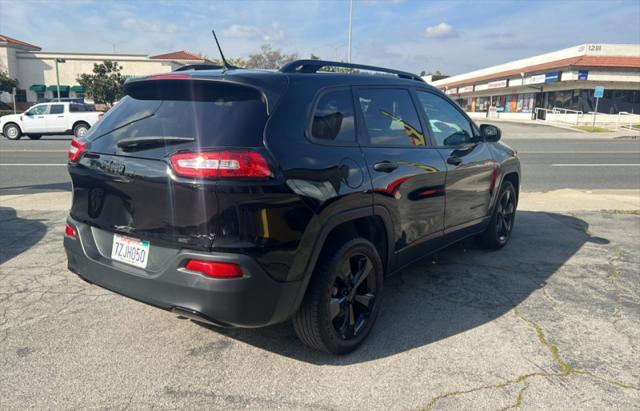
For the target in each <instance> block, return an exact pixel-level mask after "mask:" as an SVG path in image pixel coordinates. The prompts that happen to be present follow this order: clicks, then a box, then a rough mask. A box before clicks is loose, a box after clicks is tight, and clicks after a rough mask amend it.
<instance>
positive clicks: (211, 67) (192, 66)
mask: <svg viewBox="0 0 640 411" xmlns="http://www.w3.org/2000/svg"><path fill="white" fill-rule="evenodd" d="M221 68H224V67H222V66H219V65H217V64H187V65H186V66H182V67H178V68H177V69H175V70H173V71H187V70H217V69H221Z"/></svg>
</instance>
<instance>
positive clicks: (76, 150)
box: [68, 138, 87, 162]
mask: <svg viewBox="0 0 640 411" xmlns="http://www.w3.org/2000/svg"><path fill="white" fill-rule="evenodd" d="M86 148H87V143H85V142H84V141H81V140H78V139H77V138H74V139H73V140H71V145H70V146H69V153H68V154H69V161H74V162H75V161H78V160H80V157H82V154H84V150H85V149H86Z"/></svg>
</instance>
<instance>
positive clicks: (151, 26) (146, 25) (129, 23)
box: [120, 17, 178, 34]
mask: <svg viewBox="0 0 640 411" xmlns="http://www.w3.org/2000/svg"><path fill="white" fill-rule="evenodd" d="M120 25H121V26H122V28H125V29H129V30H135V31H140V32H153V33H168V34H172V33H175V32H176V31H178V26H176V25H175V24H163V23H159V22H154V21H142V20H139V19H134V18H133V17H127V18H125V19H123V20H121V21H120Z"/></svg>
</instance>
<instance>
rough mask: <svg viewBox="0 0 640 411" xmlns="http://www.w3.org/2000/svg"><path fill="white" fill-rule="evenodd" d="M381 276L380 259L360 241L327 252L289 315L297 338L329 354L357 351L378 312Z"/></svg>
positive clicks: (375, 252)
mask: <svg viewBox="0 0 640 411" xmlns="http://www.w3.org/2000/svg"><path fill="white" fill-rule="evenodd" d="M328 241H333V240H328ZM329 244H331V243H329ZM382 277H383V267H382V261H381V259H380V256H379V255H378V252H377V250H376V248H375V246H374V245H373V244H371V242H369V241H368V240H366V239H364V238H355V239H352V240H348V241H344V242H343V243H341V244H337V245H335V246H329V248H327V249H325V250H324V251H323V253H322V254H321V255H320V257H319V260H318V265H317V267H316V269H315V271H314V273H313V275H312V277H311V280H310V281H309V285H308V287H307V291H306V294H305V297H304V300H303V301H302V304H301V305H300V308H299V310H298V312H297V313H296V314H295V316H294V317H293V326H294V329H295V331H296V334H297V335H298V337H299V338H300V340H302V342H303V343H305V344H306V345H308V346H310V347H313V348H315V349H318V350H321V351H325V352H328V353H332V354H347V353H349V352H351V351H353V350H355V349H356V348H357V347H358V346H359V345H360V344H361V343H362V342H363V341H364V339H365V338H366V337H367V335H368V334H369V332H370V331H371V328H372V327H373V324H374V323H375V320H376V318H377V316H378V312H379V311H380V301H381V295H382Z"/></svg>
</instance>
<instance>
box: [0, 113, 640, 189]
mask: <svg viewBox="0 0 640 411" xmlns="http://www.w3.org/2000/svg"><path fill="white" fill-rule="evenodd" d="M497 124H498V125H499V126H500V127H501V128H502V129H503V139H504V141H505V142H506V143H507V144H509V145H511V146H512V147H514V148H515V149H516V150H518V152H519V154H520V157H521V160H522V166H523V181H522V190H523V191H550V190H556V189H562V188H574V189H635V188H640V139H636V140H633V139H630V138H618V139H612V138H601V137H598V135H597V134H584V133H577V132H571V131H567V130H564V129H558V128H552V127H547V126H540V125H521V124H514V123H504V122H502V123H497ZM70 140H71V138H70V137H66V136H54V137H43V138H42V140H39V141H32V140H29V139H24V138H23V139H21V140H19V141H9V140H7V139H4V138H0V190H3V191H5V192H11V193H14V194H19V193H26V192H35V191H57V190H69V189H70V184H69V178H68V176H67V173H66V169H65V167H64V165H65V163H66V150H67V147H68V146H69V141H70Z"/></svg>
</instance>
